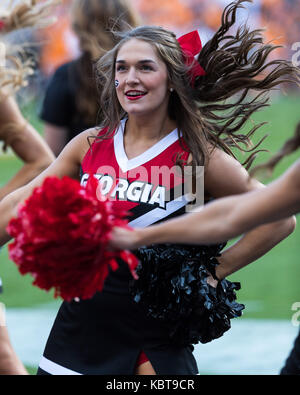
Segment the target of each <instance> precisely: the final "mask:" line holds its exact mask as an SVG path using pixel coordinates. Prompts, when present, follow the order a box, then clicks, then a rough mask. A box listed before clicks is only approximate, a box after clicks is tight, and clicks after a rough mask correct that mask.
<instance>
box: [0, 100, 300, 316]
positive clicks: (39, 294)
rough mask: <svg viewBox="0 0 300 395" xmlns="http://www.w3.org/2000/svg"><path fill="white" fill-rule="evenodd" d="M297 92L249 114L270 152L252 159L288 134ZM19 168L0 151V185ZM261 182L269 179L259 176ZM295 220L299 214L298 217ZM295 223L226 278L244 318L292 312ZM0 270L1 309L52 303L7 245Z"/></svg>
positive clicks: (299, 239) (298, 296)
mask: <svg viewBox="0 0 300 395" xmlns="http://www.w3.org/2000/svg"><path fill="white" fill-rule="evenodd" d="M299 110H300V96H298V97H293V96H290V97H275V98H273V99H272V105H271V107H269V108H267V109H264V110H262V111H261V112H259V113H258V114H256V115H255V116H254V117H253V120H254V121H268V122H269V124H268V125H267V126H264V127H263V128H262V130H261V131H260V132H259V133H258V134H259V135H260V136H262V135H264V134H266V133H267V134H269V137H268V138H267V140H266V141H265V142H264V143H263V146H264V148H267V149H268V150H269V151H270V153H269V154H266V153H262V154H261V155H260V157H259V159H258V160H257V161H256V163H259V162H261V161H264V160H266V159H267V158H268V157H269V156H270V155H271V154H272V153H274V152H276V150H277V149H279V148H280V146H281V144H282V142H283V141H284V140H285V139H286V138H287V137H289V136H290V135H291V134H292V133H293V131H294V127H295V125H296V123H297V121H298V120H299V113H300V111H299ZM27 114H29V115H28V116H29V118H30V119H31V121H34V123H35V126H36V127H37V128H38V129H39V130H40V131H41V124H40V122H39V121H37V120H36V117H35V113H34V109H33V108H29V109H27ZM298 157H299V151H298V153H295V154H293V155H291V156H290V157H288V158H285V159H284V160H283V161H282V163H280V165H279V166H278V167H277V168H276V171H275V173H274V175H273V177H272V178H275V177H277V176H279V175H280V174H281V173H282V172H283V171H284V170H285V169H286V168H287V167H288V166H289V165H290V164H291V163H293V162H294V161H295V160H296V159H297V158H298ZM20 166H21V162H20V161H19V160H17V159H16V158H14V157H13V156H12V155H0V185H1V184H4V183H5V182H6V181H7V180H8V179H9V178H10V177H11V176H12V175H13V174H14V173H15V172H16V171H17V169H18V168H19V167H20ZM263 181H264V182H265V183H268V182H270V181H271V179H268V180H263ZM298 219H299V220H300V217H299V216H298ZM299 252H300V226H299V225H298V226H297V228H296V230H295V232H294V233H293V234H292V235H290V236H289V237H288V238H287V239H286V240H284V241H283V242H282V243H280V244H279V245H278V246H276V247H275V248H274V249H273V250H272V251H270V252H269V253H268V254H266V255H265V256H264V257H263V258H261V259H259V260H258V261H256V262H255V263H253V264H251V265H249V266H247V267H245V268H244V269H242V270H241V271H239V272H237V273H235V274H234V275H232V276H231V278H230V279H231V280H233V281H240V282H241V284H242V289H241V290H240V291H239V292H238V300H239V301H240V302H242V303H245V304H246V306H248V308H246V310H245V312H244V316H243V317H244V318H257V319H263V318H264V319H266V318H273V319H287V320H290V319H291V316H292V311H291V306H292V304H293V303H295V302H300V291H299V278H300V262H299ZM0 274H1V277H2V279H3V283H4V288H5V292H4V294H3V295H2V296H1V302H3V303H4V304H5V305H6V307H7V308H10V307H30V306H36V305H40V304H43V303H47V302H50V301H53V294H52V293H46V292H44V291H41V290H39V289H38V288H36V287H33V286H32V285H31V283H32V278H31V277H30V276H21V275H20V274H19V273H18V270H17V268H16V266H15V265H14V263H13V262H11V261H10V260H9V259H8V254H7V248H6V247H4V248H3V250H2V251H1V252H0Z"/></svg>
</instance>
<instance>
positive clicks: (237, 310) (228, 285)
mask: <svg viewBox="0 0 300 395" xmlns="http://www.w3.org/2000/svg"><path fill="white" fill-rule="evenodd" d="M224 246H225V244H222V245H214V246H192V245H191V246H190V245H179V244H167V245H153V246H149V247H142V248H140V249H139V250H138V251H136V255H137V257H138V258H139V260H140V264H139V266H138V267H137V270H136V272H137V275H138V277H139V278H138V280H135V281H133V282H132V284H131V287H130V288H131V293H132V295H133V298H134V301H135V302H137V303H139V304H140V305H141V306H142V307H144V308H146V310H147V313H148V315H149V316H151V317H153V318H156V319H159V320H163V321H164V322H167V323H168V324H170V332H169V333H170V340H171V341H172V342H174V343H176V344H180V345H188V344H197V343H199V342H201V343H208V342H210V341H212V340H213V339H216V338H218V337H220V336H222V335H223V334H224V332H226V331H227V330H228V329H230V327H231V325H230V319H232V318H235V317H239V316H241V315H242V310H243V309H244V308H245V307H244V305H242V304H239V303H237V302H236V301H235V300H236V294H235V290H238V289H240V284H239V283H232V282H230V281H228V280H226V279H224V280H221V281H219V283H218V285H217V287H216V288H214V287H212V286H211V285H209V284H208V283H207V277H208V276H209V274H215V268H216V266H217V265H218V261H217V259H216V257H218V256H220V251H221V250H222V249H223V248H224Z"/></svg>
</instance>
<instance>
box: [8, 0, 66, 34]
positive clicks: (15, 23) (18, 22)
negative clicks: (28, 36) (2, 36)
mask: <svg viewBox="0 0 300 395" xmlns="http://www.w3.org/2000/svg"><path fill="white" fill-rule="evenodd" d="M60 3H61V0H46V1H37V0H23V1H20V2H18V4H16V5H14V6H12V5H10V7H9V8H8V9H6V10H3V9H0V31H1V30H2V31H1V33H2V32H5V33H8V32H11V31H13V30H16V29H22V28H26V27H36V28H43V27H46V26H49V25H51V24H52V23H54V22H55V21H56V18H55V17H53V15H51V12H53V9H52V8H53V6H56V5H58V4H60ZM1 25H2V29H1Z"/></svg>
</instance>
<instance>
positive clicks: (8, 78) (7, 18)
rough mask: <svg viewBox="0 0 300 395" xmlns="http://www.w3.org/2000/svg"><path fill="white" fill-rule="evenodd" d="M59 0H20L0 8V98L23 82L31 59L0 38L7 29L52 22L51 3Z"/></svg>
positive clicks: (42, 25)
mask: <svg viewBox="0 0 300 395" xmlns="http://www.w3.org/2000/svg"><path fill="white" fill-rule="evenodd" d="M60 2H61V0H46V1H43V2H38V1H37V0H23V1H20V2H18V3H17V4H15V5H13V2H12V1H11V2H10V4H9V5H8V7H6V8H5V9H2V8H1V9H0V23H1V25H0V45H1V55H2V56H3V57H4V59H1V61H2V63H3V64H1V67H0V100H1V98H3V97H6V96H7V95H11V94H14V93H15V92H16V91H17V90H18V89H20V88H21V87H23V86H26V85H27V80H28V76H30V75H31V74H33V66H34V63H33V60H32V59H28V58H26V57H22V51H20V52H21V56H18V55H16V54H14V53H13V52H14V51H13V49H12V48H11V46H10V45H9V44H7V43H5V42H4V40H3V38H4V37H5V35H6V34H7V33H10V32H12V31H15V30H19V29H22V28H28V27H36V28H41V27H46V26H48V25H49V24H52V23H54V22H55V20H56V19H55V18H54V17H53V16H52V15H51V12H52V11H53V7H54V6H56V5H58V4H59V3H60Z"/></svg>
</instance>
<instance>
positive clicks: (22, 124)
mask: <svg viewBox="0 0 300 395" xmlns="http://www.w3.org/2000/svg"><path fill="white" fill-rule="evenodd" d="M0 139H1V140H2V141H4V143H5V145H6V146H10V147H11V148H12V150H13V151H14V153H15V154H16V155H17V156H18V157H19V158H20V159H22V161H23V162H24V165H23V167H22V168H21V169H20V170H19V171H18V172H17V174H16V175H15V176H14V177H13V178H12V179H11V180H10V181H9V182H8V183H7V184H6V185H5V186H3V187H2V188H0V200H1V199H2V198H3V197H4V196H5V195H7V194H9V193H10V192H12V191H13V190H15V189H17V188H19V187H20V186H22V185H25V184H27V183H28V182H29V181H30V180H32V179H33V178H34V177H36V176H37V175H38V174H39V173H41V172H42V171H43V170H44V169H45V168H47V167H48V166H49V165H50V164H51V162H52V161H53V160H54V155H53V153H52V152H51V150H50V148H49V147H48V146H47V144H46V143H45V141H44V140H43V138H42V137H41V136H40V135H39V133H38V132H37V131H36V130H35V129H34V128H33V127H32V126H31V125H30V124H29V123H28V122H27V121H26V120H25V119H24V118H23V116H22V114H21V112H20V110H19V108H18V106H17V104H16V102H15V101H14V100H13V99H12V98H11V97H10V98H7V99H5V100H4V101H2V102H1V103H0Z"/></svg>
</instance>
